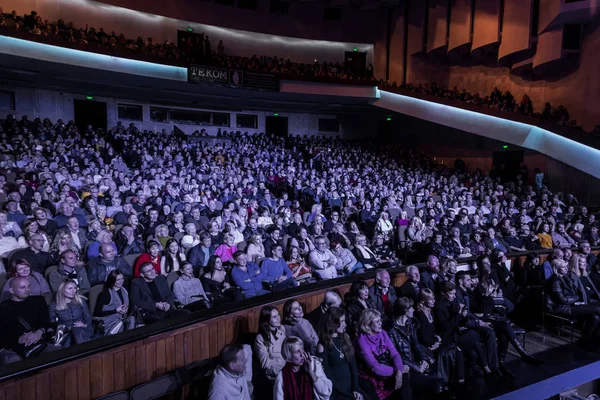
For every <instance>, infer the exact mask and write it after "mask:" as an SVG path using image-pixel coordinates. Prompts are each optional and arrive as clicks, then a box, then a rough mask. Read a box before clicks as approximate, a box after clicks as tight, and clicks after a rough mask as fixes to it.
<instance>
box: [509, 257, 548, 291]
mask: <svg viewBox="0 0 600 400" xmlns="http://www.w3.org/2000/svg"><path fill="white" fill-rule="evenodd" d="M539 268H540V256H539V254H537V253H529V254H527V257H526V258H525V262H524V263H523V266H522V267H521V268H519V269H517V270H516V271H515V280H516V282H517V286H519V288H520V290H521V291H523V292H527V290H528V289H529V288H531V287H532V286H536V285H539V284H540V283H541V282H542V278H541V277H540V276H539V274H540V270H539Z"/></svg>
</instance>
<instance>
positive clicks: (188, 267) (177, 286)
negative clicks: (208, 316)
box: [173, 262, 210, 311]
mask: <svg viewBox="0 0 600 400" xmlns="http://www.w3.org/2000/svg"><path fill="white" fill-rule="evenodd" d="M180 272H181V276H180V277H179V278H178V279H177V280H176V281H175V282H174V283H173V294H174V295H175V298H176V299H177V301H178V302H179V303H180V304H181V305H182V306H183V307H184V308H185V309H186V310H190V311H197V310H202V309H205V308H209V307H210V301H209V300H208V297H207V296H206V292H204V288H203V287H202V283H201V282H200V279H198V278H196V277H195V276H194V268H193V267H192V264H190V263H189V262H184V263H183V266H182V267H181V270H180Z"/></svg>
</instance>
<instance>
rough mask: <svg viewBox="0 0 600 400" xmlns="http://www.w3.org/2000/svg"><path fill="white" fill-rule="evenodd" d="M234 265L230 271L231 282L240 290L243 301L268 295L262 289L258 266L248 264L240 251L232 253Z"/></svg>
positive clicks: (261, 274) (261, 277) (261, 276)
mask: <svg viewBox="0 0 600 400" xmlns="http://www.w3.org/2000/svg"><path fill="white" fill-rule="evenodd" d="M233 258H234V260H235V263H234V264H233V268H232V269H231V280H232V281H233V283H234V284H235V285H236V286H237V287H239V288H240V289H241V290H242V293H243V296H244V298H245V299H248V298H250V297H254V296H260V295H262V294H267V293H269V291H268V290H266V289H264V288H263V284H262V281H263V280H264V277H263V273H262V272H261V269H260V268H259V267H258V265H256V264H254V263H251V262H248V259H247V256H246V254H244V253H243V252H241V251H239V250H238V251H236V252H235V253H234V257H233Z"/></svg>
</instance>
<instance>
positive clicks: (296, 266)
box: [286, 246, 312, 282]
mask: <svg viewBox="0 0 600 400" xmlns="http://www.w3.org/2000/svg"><path fill="white" fill-rule="evenodd" d="M286 263H287V265H288V267H290V270H291V271H292V277H293V278H294V279H295V280H296V281H297V282H307V281H309V280H310V279H311V278H312V269H311V268H310V267H309V266H308V265H307V264H306V260H305V259H304V257H302V256H301V255H300V252H299V251H298V248H297V247H295V246H291V247H290V248H289V249H288V251H287V257H286Z"/></svg>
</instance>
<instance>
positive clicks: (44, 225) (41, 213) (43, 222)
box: [23, 208, 58, 237]
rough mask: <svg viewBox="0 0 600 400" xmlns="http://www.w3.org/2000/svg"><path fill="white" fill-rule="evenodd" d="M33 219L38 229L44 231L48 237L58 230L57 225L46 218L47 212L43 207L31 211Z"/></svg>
mask: <svg viewBox="0 0 600 400" xmlns="http://www.w3.org/2000/svg"><path fill="white" fill-rule="evenodd" d="M32 214H33V218H34V221H35V222H36V223H37V225H38V229H39V230H40V231H41V232H44V233H45V234H46V235H47V236H48V237H54V234H55V232H56V231H57V230H58V225H57V224H56V222H54V221H53V220H51V219H48V213H47V212H46V210H44V209H43V208H36V209H34V210H33V211H32ZM23 231H25V224H23Z"/></svg>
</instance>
